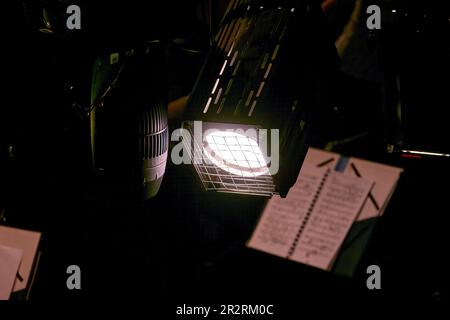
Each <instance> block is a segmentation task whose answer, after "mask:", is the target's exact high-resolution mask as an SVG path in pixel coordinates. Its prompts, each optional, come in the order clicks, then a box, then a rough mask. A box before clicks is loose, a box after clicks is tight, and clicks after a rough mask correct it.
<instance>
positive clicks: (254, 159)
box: [203, 131, 269, 177]
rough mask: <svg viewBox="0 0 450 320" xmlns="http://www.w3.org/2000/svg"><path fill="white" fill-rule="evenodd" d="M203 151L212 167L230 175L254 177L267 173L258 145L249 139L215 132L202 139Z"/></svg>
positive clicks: (233, 134) (223, 132) (240, 135)
mask: <svg viewBox="0 0 450 320" xmlns="http://www.w3.org/2000/svg"><path fill="white" fill-rule="evenodd" d="M203 150H204V152H205V155H206V156H207V158H208V159H209V160H210V161H211V162H212V163H213V164H214V165H216V166H217V167H219V168H221V169H222V170H225V171H226V172H229V173H231V174H234V175H238V176H241V177H256V176H260V175H263V174H267V173H268V172H269V168H267V163H266V160H265V159H264V156H263V154H262V152H261V149H260V148H259V146H258V143H257V142H256V141H255V140H254V139H252V138H251V137H247V136H245V135H242V134H239V133H236V132H230V131H215V132H212V133H210V134H208V135H207V136H206V137H205V138H204V140H203Z"/></svg>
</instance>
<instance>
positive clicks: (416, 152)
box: [402, 150, 450, 157]
mask: <svg viewBox="0 0 450 320" xmlns="http://www.w3.org/2000/svg"><path fill="white" fill-rule="evenodd" d="M402 152H404V153H412V154H422V155H426V156H436V157H450V154H448V153H437V152H427V151H418V150H402Z"/></svg>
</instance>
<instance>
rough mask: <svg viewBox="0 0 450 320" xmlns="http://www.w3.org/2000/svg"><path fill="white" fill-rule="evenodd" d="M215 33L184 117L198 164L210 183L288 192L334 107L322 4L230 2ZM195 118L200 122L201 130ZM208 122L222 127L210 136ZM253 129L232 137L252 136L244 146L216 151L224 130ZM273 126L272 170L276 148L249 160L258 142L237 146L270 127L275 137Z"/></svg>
mask: <svg viewBox="0 0 450 320" xmlns="http://www.w3.org/2000/svg"><path fill="white" fill-rule="evenodd" d="M214 40H215V43H214V46H213V47H212V49H211V50H210V52H209V55H208V57H207V59H206V62H205V64H204V66H203V69H202V71H201V73H200V76H199V78H198V80H197V83H196V85H195V87H194V89H193V91H192V93H191V95H190V98H189V101H188V105H187V108H186V114H185V117H184V120H185V121H184V122H183V128H184V129H186V134H188V135H190V136H191V137H193V139H191V138H186V139H185V140H184V141H185V145H186V148H187V149H188V150H189V151H190V154H191V156H192V159H193V160H195V159H197V160H196V161H192V162H193V166H194V168H195V170H196V172H197V174H198V176H199V178H200V180H201V182H202V184H203V186H204V187H205V189H206V190H214V191H220V192H232V193H245V194H256V195H266V196H271V195H273V194H280V195H281V196H285V195H286V194H287V192H288V191H289V188H290V187H291V186H292V185H293V184H294V183H295V180H296V178H297V175H298V172H299V170H300V167H301V164H302V162H303V159H304V157H305V154H306V151H307V149H308V147H309V145H310V144H311V143H312V142H313V141H314V136H315V132H317V128H318V127H319V126H320V123H321V121H320V120H321V118H323V117H322V116H324V113H325V112H327V110H331V102H330V100H329V97H330V94H329V88H330V81H331V79H332V77H333V76H334V72H335V70H336V66H337V54H336V50H335V48H334V45H333V42H332V41H331V38H330V37H328V34H327V33H326V31H325V20H324V16H323V15H322V12H321V9H320V6H318V5H317V4H316V3H315V2H314V1H239V0H237V1H231V3H230V5H229V7H228V11H227V14H226V15H225V17H224V19H223V21H222V23H221V25H220V27H219V31H218V33H217V35H216V36H215V38H214ZM195 121H201V122H202V134H201V135H198V132H196V131H198V130H195ZM211 128H214V129H217V130H218V132H219V133H216V135H215V136H214V135H212V136H208V135H205V133H206V132H207V130H208V129H211ZM250 128H252V129H254V131H255V132H256V134H255V135H254V136H253V137H242V136H234V138H236V141H237V137H239V138H240V139H241V142H243V141H245V138H247V144H248V145H246V146H243V145H239V144H237V145H234V146H233V147H232V148H236V150H230V145H229V144H228V145H227V144H225V145H222V146H220V147H221V148H223V150H218V149H217V148H218V147H219V145H218V144H217V143H213V142H215V140H214V139H213V137H219V136H220V135H222V138H225V137H224V135H228V138H229V140H230V141H232V140H233V139H232V138H233V135H229V134H224V132H226V131H227V130H236V129H246V130H247V129H250ZM272 129H277V130H279V141H277V143H278V144H279V150H277V148H274V150H276V152H277V153H278V151H279V154H278V155H279V157H278V160H279V168H278V170H269V169H271V168H272V167H271V166H272V165H273V162H270V158H272V157H273V156H276V155H272V154H270V155H269V156H268V157H266V158H265V160H266V163H263V162H262V161H256V162H255V163H252V164H250V161H252V160H251V159H253V157H256V158H257V159H259V160H262V159H261V154H259V152H258V151H257V148H255V149H252V150H253V151H254V152H253V155H251V154H250V152H247V153H240V152H243V151H245V150H242V148H244V149H245V148H247V151H249V148H253V147H256V145H255V144H257V145H259V146H260V144H261V142H262V141H260V139H259V136H260V134H259V133H260V132H263V130H268V131H267V136H269V137H270V136H271V131H270V130H272ZM244 132H245V130H244ZM219 140H220V139H219ZM224 141H226V140H224ZM274 142H275V141H270V139H269V141H268V142H267V146H266V149H267V150H272V146H273V143H274ZM211 143H213V144H211ZM220 151H228V152H225V153H223V152H220ZM232 151H235V152H234V153H233V152H232ZM199 152H200V154H199ZM242 155H244V158H242ZM246 155H247V156H248V157H249V158H247V157H246ZM263 155H265V154H264V153H263ZM199 160H201V161H199ZM252 166H253V167H252ZM272 169H273V168H272ZM275 171H276V172H275Z"/></svg>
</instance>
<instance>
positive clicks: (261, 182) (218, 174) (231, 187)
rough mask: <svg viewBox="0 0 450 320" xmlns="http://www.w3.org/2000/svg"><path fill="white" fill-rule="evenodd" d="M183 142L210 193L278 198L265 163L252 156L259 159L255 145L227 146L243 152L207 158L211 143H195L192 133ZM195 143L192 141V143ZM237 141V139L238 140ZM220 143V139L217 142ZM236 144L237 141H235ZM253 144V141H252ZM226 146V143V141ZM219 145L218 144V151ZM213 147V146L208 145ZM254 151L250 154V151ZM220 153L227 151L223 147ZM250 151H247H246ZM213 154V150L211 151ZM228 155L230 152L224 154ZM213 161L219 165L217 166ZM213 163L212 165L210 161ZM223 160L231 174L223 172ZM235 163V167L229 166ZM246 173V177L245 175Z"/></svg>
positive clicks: (186, 135) (185, 136) (236, 151)
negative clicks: (254, 159) (219, 162)
mask: <svg viewBox="0 0 450 320" xmlns="http://www.w3.org/2000/svg"><path fill="white" fill-rule="evenodd" d="M183 135H184V136H183V142H184V146H185V149H186V151H187V152H188V154H190V155H192V162H193V166H194V168H195V171H196V172H197V174H198V176H199V178H200V180H201V182H202V184H203V187H204V188H205V189H206V190H207V191H217V192H227V193H239V194H252V195H261V196H272V195H273V194H276V193H277V191H276V187H275V184H274V181H273V178H272V176H271V175H270V173H269V172H268V170H267V167H266V165H265V161H264V160H261V159H259V160H257V161H253V160H250V159H253V158H252V156H251V155H250V154H253V156H254V157H255V158H256V159H258V158H259V157H258V156H257V154H258V153H257V152H255V151H254V150H253V147H254V146H253V143H252V142H251V141H248V140H247V141H246V142H245V143H244V140H243V139H242V140H241V144H240V145H234V146H228V148H229V149H230V147H231V149H234V148H236V149H237V148H241V150H231V149H230V150H229V151H230V152H231V151H235V155H237V156H235V155H233V152H231V155H230V154H227V153H223V152H221V153H219V154H214V155H211V154H210V155H209V156H212V157H209V156H208V155H207V152H208V151H207V150H208V149H207V148H208V142H207V141H206V143H205V142H204V141H203V142H201V141H198V140H196V139H192V138H191V137H193V132H192V131H191V130H190V129H188V130H186V131H184V133H183ZM192 140H193V141H192ZM236 140H237V139H236ZM219 141H220V139H218V142H219ZM236 142H237V141H236ZM253 142H254V141H253ZM225 143H226V141H225ZM218 145H220V143H217V145H216V146H217V147H218ZM209 146H210V147H211V144H209ZM248 147H250V148H252V151H251V152H250V149H249V148H248ZM220 148H221V149H225V147H223V148H222V147H220ZM246 148H248V149H247V150H245V149H246ZM210 150H212V148H210ZM221 151H228V150H221ZM239 152H241V153H242V155H244V158H245V157H246V156H247V157H248V160H247V158H246V160H238V159H242V158H241V154H240V153H239ZM212 159H214V160H215V161H216V163H214V160H212ZM209 160H211V161H209ZM220 160H222V161H223V165H225V164H226V165H227V166H228V167H227V168H228V171H227V170H224V169H222V168H221V167H220V166H219V165H217V162H218V161H220ZM233 162H235V166H230V164H233ZM243 171H244V172H245V174H246V175H244V174H242V172H243Z"/></svg>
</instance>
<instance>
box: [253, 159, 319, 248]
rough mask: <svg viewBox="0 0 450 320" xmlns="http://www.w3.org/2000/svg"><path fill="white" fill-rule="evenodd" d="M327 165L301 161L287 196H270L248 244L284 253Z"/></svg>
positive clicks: (296, 230) (289, 246)
mask: <svg viewBox="0 0 450 320" xmlns="http://www.w3.org/2000/svg"><path fill="white" fill-rule="evenodd" d="M325 171H326V169H324V168H316V167H314V166H310V165H307V164H304V165H303V166H302V169H301V171H300V174H299V176H298V179H297V181H296V183H295V185H294V186H292V188H291V190H290V191H289V193H288V195H287V196H286V198H284V199H283V198H281V197H280V196H273V197H272V199H270V200H269V201H268V203H267V206H266V208H265V209H264V212H263V214H262V216H261V219H260V221H259V222H258V225H257V227H256V229H255V231H254V233H253V235H252V237H251V239H250V241H249V242H248V243H247V246H249V247H252V248H254V249H259V250H262V251H266V252H268V253H271V254H274V255H277V256H282V257H287V255H288V252H289V249H290V248H291V245H292V242H293V241H294V238H295V236H296V234H297V232H298V229H299V227H300V225H301V223H302V222H303V219H304V218H305V215H306V212H307V211H308V209H309V207H310V204H311V202H312V200H313V198H314V195H315V194H316V192H317V189H318V187H319V184H320V182H321V181H322V177H323V175H324V172H325Z"/></svg>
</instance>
